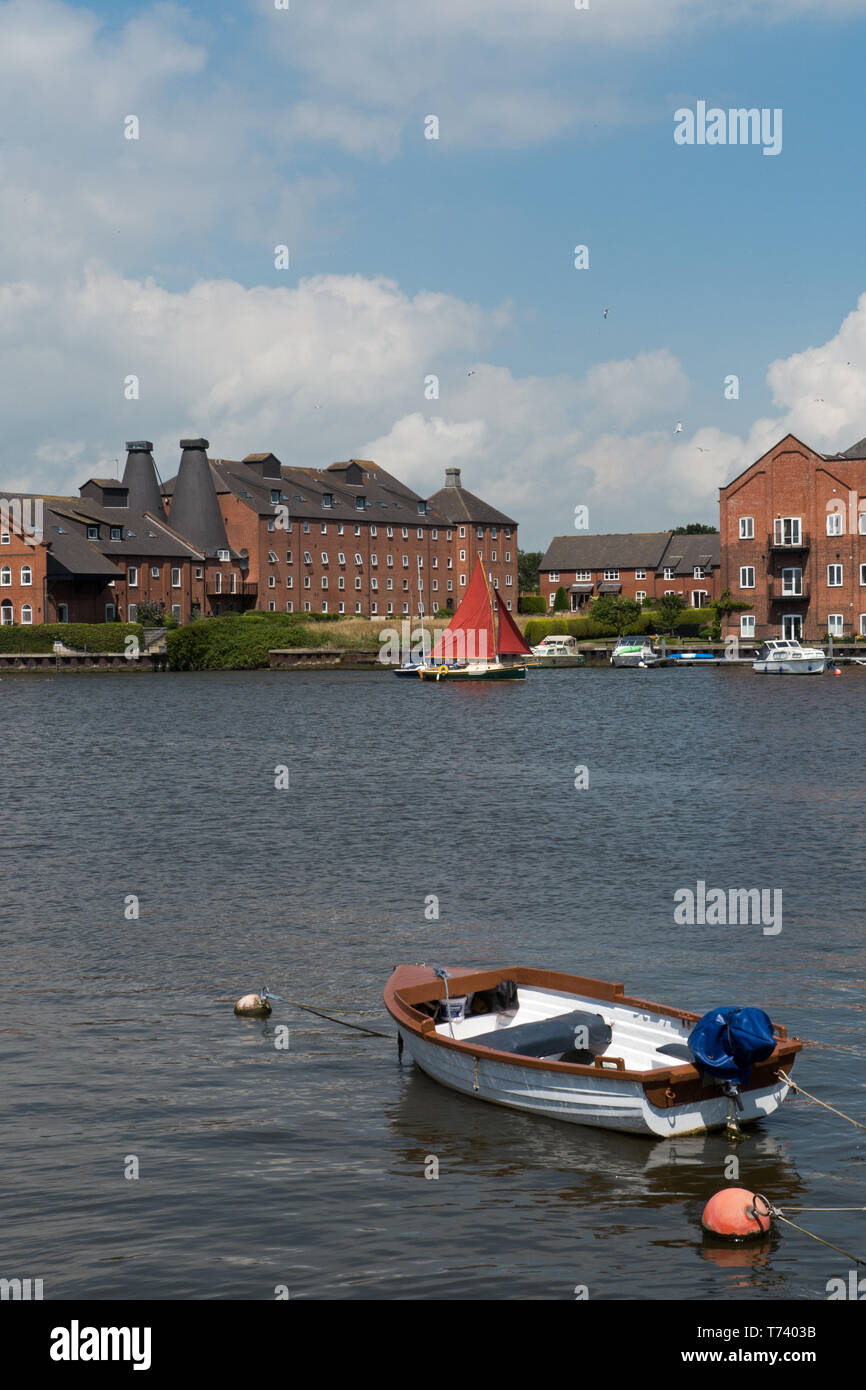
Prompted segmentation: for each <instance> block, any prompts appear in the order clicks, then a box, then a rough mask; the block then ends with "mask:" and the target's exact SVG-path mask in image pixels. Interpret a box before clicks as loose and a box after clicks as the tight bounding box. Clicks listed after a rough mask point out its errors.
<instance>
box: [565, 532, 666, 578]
mask: <svg viewBox="0 0 866 1390" xmlns="http://www.w3.org/2000/svg"><path fill="white" fill-rule="evenodd" d="M670 539H671V532H670V531H634V532H628V533H626V534H614V535H595V536H591V535H574V536H554V538H553V540H552V541H551V542H550V545H549V546H548V547H547V550H546V551H545V553H544V556H543V558H542V561H541V564H540V565H539V569H540V570H565V571H569V570H606V569H626V570H628V569H652V570H654V569H656V568H657V567H658V564H659V561H660V560H661V557H662V555H663V554H664V552H665V550H666V548H667V545H668V542H669V541H670ZM678 539H679V538H678Z"/></svg>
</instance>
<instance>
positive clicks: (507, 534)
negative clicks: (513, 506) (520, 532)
mask: <svg viewBox="0 0 866 1390" xmlns="http://www.w3.org/2000/svg"><path fill="white" fill-rule="evenodd" d="M505 535H506V537H507V539H508V540H511V527H510V526H506V528H505Z"/></svg>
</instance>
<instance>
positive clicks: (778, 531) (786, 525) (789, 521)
mask: <svg viewBox="0 0 866 1390" xmlns="http://www.w3.org/2000/svg"><path fill="white" fill-rule="evenodd" d="M802 539H803V532H802V526H801V519H800V517H798V516H777V517H776V520H775V521H774V522H773V544H774V545H799V544H800V542H801V540H802Z"/></svg>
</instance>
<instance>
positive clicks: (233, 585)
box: [229, 570, 277, 594]
mask: <svg viewBox="0 0 866 1390" xmlns="http://www.w3.org/2000/svg"><path fill="white" fill-rule="evenodd" d="M276 583H277V581H276V579H274V577H273V576H271V578H270V579H269V580H268V584H269V585H270V587H271V588H272V589H273V588H275V587H276ZM237 591H238V577H237V575H236V573H235V571H234V570H232V572H231V574H230V575H229V592H230V593H232V594H236V593H237Z"/></svg>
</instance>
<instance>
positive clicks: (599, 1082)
mask: <svg viewBox="0 0 866 1390" xmlns="http://www.w3.org/2000/svg"><path fill="white" fill-rule="evenodd" d="M398 1031H399V1034H400V1037H401V1038H402V1040H403V1047H404V1049H405V1051H406V1052H407V1053H408V1054H409V1056H410V1057H411V1058H412V1060H413V1061H414V1062H415V1063H417V1065H418V1066H419V1067H420V1068H421V1070H422V1071H423V1072H424V1073H425V1074H426V1075H427V1076H429V1077H431V1078H432V1080H434V1081H438V1082H439V1083H440V1085H442V1086H447V1087H449V1089H450V1090H452V1091H459V1092H461V1093H462V1094H463V1095H466V1096H472V1097H473V1098H474V1099H475V1100H485V1101H488V1102H489V1103H491V1104H493V1105H504V1106H507V1107H508V1108H509V1109H511V1110H525V1111H527V1112H529V1113H530V1114H534V1115H544V1116H547V1118H548V1119H553V1120H564V1121H566V1123H569V1124H575V1125H589V1126H590V1127H591V1128H594V1129H612V1130H616V1131H618V1132H620V1133H625V1134H643V1135H646V1136H648V1137H652V1138H655V1139H674V1138H678V1137H682V1136H683V1135H686V1134H706V1133H708V1132H710V1131H711V1130H718V1129H724V1128H725V1125H726V1123H727V1121H728V1116H729V1114H730V1103H729V1102H728V1100H727V1099H726V1098H725V1097H724V1096H723V1095H721V1094H720V1095H719V1096H718V1097H714V1098H713V1099H712V1100H704V1101H697V1102H694V1103H692V1104H686V1105H676V1106H671V1107H670V1108H668V1109H665V1110H661V1109H659V1108H658V1107H657V1106H655V1105H653V1104H652V1103H651V1102H650V1101H649V1100H648V1099H647V1096H646V1093H645V1091H644V1089H643V1086H642V1085H641V1083H640V1082H639V1081H632V1082H625V1081H612V1080H611V1079H610V1076H605V1075H604V1074H602V1075H600V1076H598V1077H597V1078H596V1077H594V1076H591V1077H581V1078H579V1079H575V1078H573V1077H570V1076H566V1075H564V1074H563V1073H562V1072H561V1071H554V1070H553V1069H551V1070H550V1071H545V1070H542V1069H541V1068H534V1069H533V1070H532V1071H528V1070H527V1069H525V1068H522V1067H516V1066H513V1065H510V1064H509V1063H508V1062H504V1061H502V1062H501V1061H498V1060H494V1059H490V1060H488V1059H487V1058H483V1059H481V1058H479V1059H478V1066H477V1067H476V1065H475V1059H474V1058H473V1057H471V1056H468V1055H467V1054H465V1053H460V1052H457V1051H456V1049H446V1048H443V1047H436V1046H435V1045H433V1044H431V1043H428V1042H425V1041H424V1040H423V1039H420V1038H419V1037H418V1036H417V1035H416V1034H415V1033H413V1032H412V1031H411V1030H410V1029H408V1028H403V1027H400V1026H399V1025H398ZM789 1089H790V1088H789V1087H788V1085H787V1084H786V1083H784V1082H776V1083H775V1084H774V1085H772V1086H768V1087H766V1088H764V1089H762V1090H755V1091H744V1092H743V1093H742V1094H741V1101H742V1105H743V1109H742V1111H738V1112H737V1118H738V1122H739V1124H740V1125H741V1126H742V1125H747V1124H753V1123H754V1122H755V1121H756V1120H761V1119H765V1118H766V1117H767V1116H768V1115H772V1114H773V1112H774V1111H775V1110H778V1108H779V1106H780V1105H781V1104H782V1103H783V1101H784V1100H785V1097H786V1096H787V1094H788V1091H789Z"/></svg>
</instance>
